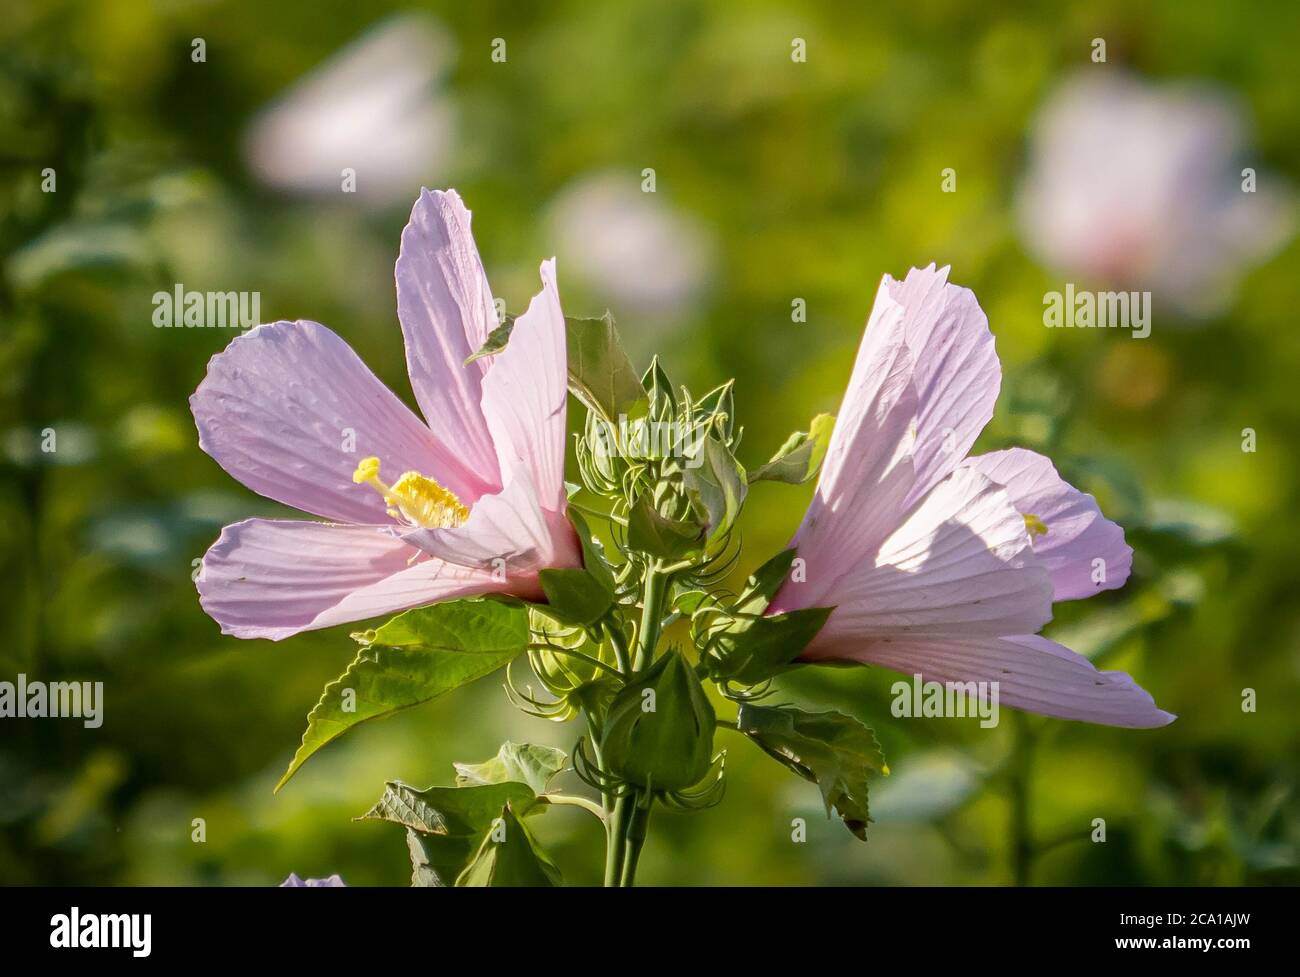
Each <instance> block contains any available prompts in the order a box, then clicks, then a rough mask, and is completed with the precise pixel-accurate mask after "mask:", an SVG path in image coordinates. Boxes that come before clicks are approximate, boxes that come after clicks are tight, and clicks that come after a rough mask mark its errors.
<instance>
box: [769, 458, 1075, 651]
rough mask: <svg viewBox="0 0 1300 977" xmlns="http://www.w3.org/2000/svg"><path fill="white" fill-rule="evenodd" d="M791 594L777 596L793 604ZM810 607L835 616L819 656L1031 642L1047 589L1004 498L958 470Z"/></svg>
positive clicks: (1048, 612)
mask: <svg viewBox="0 0 1300 977" xmlns="http://www.w3.org/2000/svg"><path fill="white" fill-rule="evenodd" d="M810 569H811V568H810ZM810 579H811V578H810ZM801 586H802V585H800V584H795V583H787V584H785V585H784V588H783V590H789V591H791V593H792V594H793V595H796V596H797V595H799V588H800V587H801ZM797 600H798V604H799V606H811V604H810V603H809V602H807V601H805V600H804V598H803V597H802V596H797ZM815 603H817V604H820V605H822V606H832V605H834V606H835V608H836V610H835V612H834V613H833V614H832V615H831V617H830V620H829V621H828V622H827V624H826V626H825V627H824V628H823V629H822V632H821V634H819V635H818V637H817V639H816V640H815V641H814V643H813V649H814V650H816V651H817V653H818V654H820V653H821V650H822V649H825V648H830V647H834V648H839V647H841V646H842V645H843V644H844V643H845V642H848V643H849V644H850V645H856V644H857V643H858V642H860V641H861V640H862V639H863V638H870V637H895V638H898V637H903V636H906V635H911V634H916V635H924V636H926V637H937V636H952V637H963V636H970V635H990V636H997V635H1003V634H1026V633H1031V632H1034V631H1037V630H1038V629H1039V628H1041V627H1042V626H1043V625H1044V624H1046V623H1047V622H1048V621H1050V620H1051V618H1052V609H1051V607H1052V584H1051V580H1050V579H1049V577H1048V575H1047V571H1046V570H1044V569H1043V567H1042V566H1040V565H1039V563H1038V561H1037V559H1035V557H1034V554H1033V550H1032V548H1031V546H1030V542H1029V533H1028V532H1027V531H1026V529H1025V521H1024V518H1023V517H1022V516H1021V514H1020V513H1019V512H1017V511H1016V509H1015V507H1014V506H1012V505H1011V501H1010V500H1009V499H1008V498H1007V493H1006V491H1005V490H1004V489H1003V488H1002V487H1001V486H999V485H997V484H995V483H994V482H992V481H990V480H989V479H987V478H985V477H984V476H983V475H981V474H980V473H979V472H976V471H974V470H973V469H969V468H963V469H958V470H957V471H956V472H954V473H953V474H952V475H950V476H948V478H946V479H945V480H944V481H943V482H941V483H940V484H939V485H938V486H936V487H935V489H934V491H932V492H931V493H930V494H929V495H928V496H926V498H925V500H924V501H923V502H922V503H921V504H920V505H919V506H917V508H916V509H915V510H914V511H913V512H912V513H911V515H909V516H908V517H907V519H906V520H905V521H904V522H903V524H902V525H901V526H900V527H899V528H898V529H897V530H896V531H895V532H894V533H893V534H892V535H891V536H890V537H889V538H888V539H886V540H885V542H884V544H883V545H882V546H881V547H880V551H879V552H878V553H877V554H876V555H875V559H874V561H866V562H862V563H857V564H853V563H850V564H848V565H846V566H845V567H844V568H843V569H842V570H841V576H840V579H839V580H837V581H836V582H835V584H834V585H833V586H832V587H831V588H830V589H829V591H827V592H826V593H825V594H823V595H821V596H819V598H818V600H817V601H816V602H815ZM784 606H786V605H782V607H784Z"/></svg>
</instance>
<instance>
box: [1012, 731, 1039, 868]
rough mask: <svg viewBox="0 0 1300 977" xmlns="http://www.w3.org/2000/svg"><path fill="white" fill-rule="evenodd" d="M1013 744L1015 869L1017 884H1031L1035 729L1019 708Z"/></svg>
mask: <svg viewBox="0 0 1300 977" xmlns="http://www.w3.org/2000/svg"><path fill="white" fill-rule="evenodd" d="M1012 715H1013V717H1014V718H1013V719H1012V723H1013V725H1012V727H1011V735H1012V747H1011V770H1010V774H1011V871H1012V877H1013V878H1014V880H1015V884H1016V885H1028V884H1029V881H1030V876H1031V872H1032V870H1033V863H1034V839H1033V824H1032V815H1031V812H1030V796H1029V792H1030V789H1031V785H1030V777H1031V775H1032V772H1033V748H1034V743H1033V730H1032V729H1030V727H1029V723H1028V721H1027V720H1026V719H1025V717H1024V716H1023V715H1021V714H1020V713H1018V712H1015V713H1012Z"/></svg>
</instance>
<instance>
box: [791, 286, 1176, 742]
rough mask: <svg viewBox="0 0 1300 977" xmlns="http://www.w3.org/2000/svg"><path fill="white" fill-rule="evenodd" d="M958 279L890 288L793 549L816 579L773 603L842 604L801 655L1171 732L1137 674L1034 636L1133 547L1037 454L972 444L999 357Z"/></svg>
mask: <svg viewBox="0 0 1300 977" xmlns="http://www.w3.org/2000/svg"><path fill="white" fill-rule="evenodd" d="M947 278H948V269H947V268H943V269H940V270H938V271H936V270H935V267H934V265H930V266H929V267H928V268H926V269H924V270H918V269H915V268H914V269H912V271H910V272H909V273H908V275H907V278H906V279H905V280H904V281H902V282H898V281H895V280H894V279H892V278H890V277H889V276H885V279H884V281H883V282H882V283H881V286H880V291H879V292H878V293H877V295H876V303H875V307H874V308H873V309H872V312H871V318H870V319H869V321H868V323H867V332H866V336H865V337H864V338H863V341H862V346H861V348H860V350H859V351H858V358H857V362H856V363H855V365H854V368H853V377H852V379H851V380H850V382H849V389H848V391H847V393H846V394H845V396H844V403H843V405H842V407H841V412H840V415H839V419H838V420H837V421H836V424H835V429H834V433H833V434H832V436H831V441H830V445H829V447H828V449H827V453H826V458H825V463H824V465H823V468H822V472H821V477H820V481H819V483H818V486H817V494H816V496H815V497H814V499H813V501H812V504H811V505H810V506H809V507H808V512H807V514H806V515H805V516H804V520H803V524H802V525H801V526H800V528H799V531H798V533H797V534H796V535H795V537H794V541H793V543H792V545H794V546H797V547H798V556H799V557H800V558H801V559H802V560H804V562H805V569H806V579H805V580H804V581H803V582H795V581H794V580H787V581H786V582H785V583H784V584H782V587H781V589H780V590H779V591H778V592H777V594H776V596H775V598H774V599H773V601H772V604H771V606H770V607H769V610H768V612H769V613H772V614H775V613H781V612H784V611H791V610H796V609H798V608H805V607H834V608H835V610H834V611H833V612H832V613H831V615H830V618H829V620H828V621H827V623H826V625H825V627H824V628H823V629H822V631H821V632H820V633H819V634H818V636H817V638H816V639H815V640H814V641H813V642H812V644H810V645H809V646H808V648H807V649H805V651H804V653H803V655H802V660H805V661H823V660H827V659H839V660H852V661H858V662H866V663H870V664H875V665H882V666H884V667H886V668H891V669H895V670H897V671H900V672H904V673H906V674H920V675H921V676H922V677H923V679H925V680H927V681H938V682H971V681H974V682H980V681H986V682H997V683H998V686H997V687H998V690H999V695H1000V701H1001V702H1003V703H1005V704H1007V705H1011V706H1015V707H1018V708H1021V709H1026V710H1029V711H1031V712H1038V713H1043V714H1044V715H1048V716H1057V717H1060V718H1063V719H1080V720H1086V721H1088V722H1094V723H1104V724H1106V725H1111V726H1128V727H1151V726H1163V725H1165V724H1166V723H1169V722H1171V721H1172V720H1173V719H1174V716H1172V715H1170V714H1169V713H1167V712H1164V711H1162V710H1160V709H1158V708H1157V707H1156V705H1155V703H1154V701H1153V700H1152V698H1151V696H1150V695H1149V694H1147V692H1146V691H1144V690H1143V689H1142V688H1141V687H1140V686H1138V685H1137V684H1136V683H1135V682H1134V681H1133V679H1132V678H1130V677H1129V676H1128V675H1126V674H1124V673H1123V672H1099V671H1098V670H1097V669H1096V668H1094V667H1093V665H1092V663H1091V662H1089V661H1088V660H1087V659H1086V658H1084V657H1083V656H1082V655H1079V654H1076V653H1075V652H1073V651H1071V650H1070V649H1068V648H1065V647H1063V646H1062V645H1059V644H1057V643H1056V642H1054V641H1050V640H1048V639H1047V638H1044V637H1041V636H1040V635H1038V634H1036V632H1037V631H1038V630H1039V629H1040V628H1042V627H1043V625H1045V624H1046V623H1047V622H1048V621H1050V620H1051V618H1052V602H1053V601H1054V600H1075V599H1078V598H1082V597H1088V596H1090V595H1091V594H1094V593H1096V592H1098V591H1101V590H1108V589H1113V588H1116V587H1120V586H1122V585H1123V583H1124V581H1125V580H1126V579H1127V578H1128V573H1129V567H1130V564H1131V562H1132V556H1133V551H1132V550H1131V549H1130V548H1129V547H1128V545H1127V544H1126V543H1125V542H1124V532H1123V530H1122V529H1120V527H1119V526H1117V525H1116V524H1115V523H1113V522H1110V521H1109V520H1107V519H1106V518H1104V517H1103V516H1102V514H1101V511H1100V509H1099V508H1098V507H1097V503H1096V500H1094V499H1093V497H1092V496H1090V495H1086V494H1085V493H1083V492H1080V491H1079V490H1078V489H1076V488H1074V487H1072V486H1071V485H1069V484H1067V483H1066V482H1064V481H1063V480H1062V479H1061V477H1060V476H1059V475H1058V474H1057V473H1056V469H1055V468H1054V467H1053V465H1052V463H1051V461H1049V460H1048V459H1047V458H1044V457H1043V456H1042V455H1038V454H1035V453H1034V452H1032V451H1025V450H1022V449H1019V448H1014V449H1011V450H1009V451H996V452H993V453H991V454H987V455H976V456H973V457H970V456H968V455H967V452H968V451H969V450H970V448H971V445H973V444H974V442H975V439H976V438H977V437H978V436H979V433H980V431H981V430H983V428H984V425H985V424H986V423H988V421H989V419H990V418H991V417H992V416H993V406H994V403H995V402H996V400H997V396H998V389H999V387H1000V386H1001V382H1002V368H1001V365H1000V364H999V363H998V358H997V354H996V353H995V352H994V349H993V336H992V334H991V333H990V332H989V327H988V319H987V318H986V317H985V315H984V313H983V311H982V310H981V309H980V307H979V305H978V303H977V302H976V301H975V296H974V294H973V293H972V292H971V291H970V290H969V289H965V288H959V287H957V286H955V285H950V284H948V282H947Z"/></svg>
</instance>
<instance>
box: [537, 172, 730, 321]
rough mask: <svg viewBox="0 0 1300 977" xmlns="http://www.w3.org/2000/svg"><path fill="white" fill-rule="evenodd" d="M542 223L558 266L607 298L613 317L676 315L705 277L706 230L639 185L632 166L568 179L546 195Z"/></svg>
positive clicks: (709, 250)
mask: <svg viewBox="0 0 1300 977" xmlns="http://www.w3.org/2000/svg"><path fill="white" fill-rule="evenodd" d="M548 225H549V233H550V234H551V237H550V240H551V241H552V242H553V248H554V250H555V253H556V254H557V256H558V257H559V261H560V267H561V269H563V272H562V273H563V274H565V275H573V276H576V277H577V278H578V279H580V280H581V282H582V284H583V285H584V286H586V287H587V288H588V289H589V290H591V292H592V293H594V294H595V295H598V296H599V297H600V298H601V299H602V300H605V301H608V302H609V303H610V305H611V308H612V310H613V312H614V315H615V318H619V317H620V316H621V315H626V314H629V313H631V314H636V315H640V316H646V317H650V318H658V319H661V320H672V319H676V318H679V317H681V316H682V315H684V314H686V313H687V312H688V311H689V310H690V309H691V308H692V307H693V306H694V305H695V304H696V303H697V302H698V301H699V299H700V297H701V295H702V293H703V291H704V289H705V287H706V285H707V283H708V281H709V275H710V272H711V270H712V264H713V255H714V240H713V235H712V234H711V233H709V231H708V230H707V229H706V227H705V226H704V225H703V224H702V223H701V222H700V221H698V220H697V219H695V218H693V217H691V216H690V215H688V214H685V213H682V212H680V211H676V210H673V209H672V208H671V207H670V206H669V205H667V204H665V203H663V202H661V195H660V194H658V193H643V192H642V190H641V185H640V182H639V177H637V176H636V175H634V174H630V173H622V172H608V173H597V174H593V175H590V176H586V177H583V178H581V179H579V180H577V181H576V182H574V183H572V184H570V185H569V186H568V187H566V188H565V189H564V190H563V191H561V193H560V194H559V196H557V197H556V198H555V200H554V201H552V203H551V208H550V215H549V220H548Z"/></svg>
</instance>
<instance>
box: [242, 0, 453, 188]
mask: <svg viewBox="0 0 1300 977" xmlns="http://www.w3.org/2000/svg"><path fill="white" fill-rule="evenodd" d="M452 60H453V46H452V40H451V38H450V36H448V34H447V33H446V31H445V30H443V28H442V27H441V26H440V25H439V24H438V22H437V21H435V20H433V19H432V18H431V17H427V16H422V15H417V14H406V15H401V16H397V17H392V18H389V19H388V20H385V21H383V22H382V23H381V24H379V25H378V26H377V27H375V28H373V29H372V30H370V31H367V32H366V33H365V34H364V35H362V36H361V37H360V38H358V39H357V40H355V41H353V42H352V43H351V44H350V45H348V46H347V47H345V48H344V49H343V50H342V51H340V52H338V53H337V54H335V55H334V56H333V57H332V58H330V59H329V60H328V61H327V62H325V64H323V65H321V66H320V67H319V68H317V69H316V70H314V71H313V72H311V73H310V74H309V75H307V76H305V77H304V78H302V79H300V80H299V81H298V82H297V83H295V84H294V85H293V87H292V88H290V89H289V91H288V92H286V93H285V94H284V95H282V96H280V97H279V98H278V99H277V100H276V101H275V102H273V103H272V104H271V105H269V106H268V107H267V108H265V109H263V110H262V112H261V113H259V115H258V116H257V117H256V118H255V119H254V120H253V122H252V124H251V125H250V127H249V130H248V133H247V135H246V138H245V145H244V154H245V157H246V159H247V161H248V165H249V167H250V169H251V170H252V171H253V173H254V175H255V176H257V178H258V179H259V180H261V181H262V182H263V183H265V184H267V185H268V186H271V187H274V188H276V189H279V190H287V191H290V192H294V193H309V194H336V193H340V192H342V190H341V188H342V183H343V170H344V169H350V170H352V171H354V172H355V174H356V192H355V198H354V199H356V200H358V201H360V202H361V203H363V204H365V205H366V206H369V207H384V206H387V205H390V204H394V203H397V202H400V201H402V200H409V199H410V196H411V194H412V193H413V192H414V190H415V188H417V187H419V186H420V184H421V183H432V182H435V178H436V177H437V175H438V170H439V168H440V167H441V166H442V165H443V164H444V162H445V160H446V159H447V157H448V155H449V153H450V150H451V147H452V142H453V139H454V137H455V113H454V110H453V107H452V103H451V100H450V99H449V98H448V97H447V96H445V95H443V94H442V93H441V92H440V90H439V89H440V85H441V82H442V78H443V76H444V75H445V74H446V72H447V71H448V70H449V68H450V66H451V63H452Z"/></svg>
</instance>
